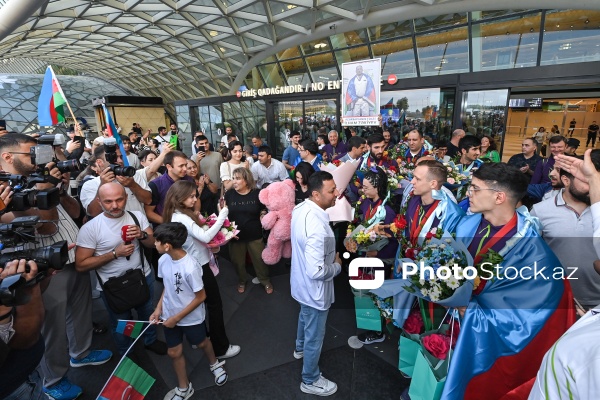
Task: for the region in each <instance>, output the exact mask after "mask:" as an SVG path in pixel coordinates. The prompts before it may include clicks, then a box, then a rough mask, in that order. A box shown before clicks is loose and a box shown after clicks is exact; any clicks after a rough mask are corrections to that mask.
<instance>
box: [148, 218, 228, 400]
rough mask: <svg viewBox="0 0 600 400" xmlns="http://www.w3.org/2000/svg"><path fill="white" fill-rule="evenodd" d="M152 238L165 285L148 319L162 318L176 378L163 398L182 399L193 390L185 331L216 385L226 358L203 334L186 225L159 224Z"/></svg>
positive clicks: (200, 295) (199, 286) (201, 295)
mask: <svg viewBox="0 0 600 400" xmlns="http://www.w3.org/2000/svg"><path fill="white" fill-rule="evenodd" d="M154 239H155V243H154V245H155V246H156V249H157V250H158V252H159V253H161V254H163V256H162V257H161V258H160V259H159V260H158V276H159V277H161V278H163V284H164V287H165V289H164V290H163V293H162V296H161V298H160V300H159V302H158V305H157V306H156V310H154V312H153V313H152V315H151V316H150V321H151V322H153V323H158V321H159V320H162V321H163V326H164V328H165V329H164V331H165V339H166V342H167V347H168V348H169V351H168V354H169V357H171V359H172V360H173V368H174V369H175V373H176V374H177V381H178V386H177V387H176V388H175V389H173V390H171V391H169V393H167V396H165V399H169V400H185V399H188V398H190V397H191V396H192V394H194V389H193V388H192V383H191V382H190V381H189V379H188V377H187V373H186V369H185V357H184V356H183V346H182V343H183V336H184V335H185V337H186V338H187V340H188V342H189V343H190V344H192V345H196V346H197V347H199V348H201V349H202V350H204V354H205V355H206V358H208V361H209V363H210V370H211V372H212V373H213V374H214V376H215V383H216V384H217V385H218V386H222V385H224V384H225V382H227V372H226V371H225V369H224V368H223V364H225V361H219V360H217V358H216V357H215V352H214V350H213V347H212V343H211V341H210V339H209V338H208V337H207V336H206V323H205V322H204V318H205V311H204V300H205V299H206V293H205V292H204V284H203V283H202V268H201V267H200V265H198V263H197V262H196V261H195V260H194V259H193V258H192V257H190V256H189V255H188V253H186V251H185V250H183V248H182V247H183V244H184V243H185V240H186V239H187V229H186V227H185V226H184V225H183V224H182V223H180V222H169V223H165V224H162V225H160V226H158V228H156V230H155V231H154Z"/></svg>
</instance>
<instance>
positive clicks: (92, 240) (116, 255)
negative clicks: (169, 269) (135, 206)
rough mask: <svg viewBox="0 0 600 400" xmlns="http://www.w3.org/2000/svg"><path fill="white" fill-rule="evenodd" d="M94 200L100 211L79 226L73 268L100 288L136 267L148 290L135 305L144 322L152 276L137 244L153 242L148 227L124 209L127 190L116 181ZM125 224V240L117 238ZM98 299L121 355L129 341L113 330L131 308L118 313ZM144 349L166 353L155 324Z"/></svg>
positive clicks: (149, 309) (140, 215) (143, 218)
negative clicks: (91, 275)
mask: <svg viewBox="0 0 600 400" xmlns="http://www.w3.org/2000/svg"><path fill="white" fill-rule="evenodd" d="M95 201H97V202H99V203H100V207H101V208H102V214H100V215H98V216H97V217H95V218H94V219H92V220H91V221H89V222H88V223H86V224H85V225H83V226H82V227H81V230H80V231H79V235H77V248H76V250H75V267H76V268H77V270H78V271H92V270H93V271H94V272H95V273H96V274H97V276H98V280H99V281H100V287H99V288H98V290H102V284H103V283H105V282H106V281H107V280H108V279H109V278H112V277H118V276H121V275H122V274H123V273H125V272H126V271H127V270H129V269H132V268H134V269H135V268H139V269H141V270H142V272H143V273H144V275H145V276H146V282H147V283H148V287H149V289H150V296H149V298H148V300H147V301H146V302H145V303H143V304H141V305H139V306H138V307H135V310H136V311H137V314H138V318H137V319H140V320H143V321H147V320H148V318H150V315H152V312H153V311H154V304H153V303H154V302H153V300H154V275H153V273H152V268H151V267H150V265H149V264H148V262H147V261H146V260H145V257H143V255H142V250H141V248H140V243H141V244H143V245H144V246H146V247H151V246H153V245H154V238H153V236H152V227H151V226H150V223H149V222H148V219H147V218H146V216H145V215H144V214H143V213H142V212H140V211H126V210H125V204H126V203H127V193H126V192H125V188H124V187H123V186H122V185H121V184H119V183H117V182H109V183H104V184H102V185H100V187H99V188H98V195H97V196H96V200H95ZM124 226H127V227H128V228H127V233H126V236H127V237H126V239H127V240H126V241H123V238H122V237H121V229H122V228H123V227H124ZM102 299H103V300H104V304H105V305H106V310H107V311H108V315H109V318H110V323H111V327H112V334H113V339H114V341H115V344H116V345H117V349H118V350H119V352H120V354H121V355H122V354H124V353H125V351H126V350H127V348H128V347H129V345H130V344H131V340H130V338H128V337H126V336H124V335H122V334H121V333H117V332H116V328H117V322H118V320H119V319H133V318H132V315H131V310H129V311H125V312H122V313H117V312H115V311H113V310H112V309H111V308H110V307H109V306H108V303H107V301H106V297H105V295H104V292H102ZM144 343H145V345H146V348H147V349H149V350H151V351H153V352H155V353H156V354H159V355H164V354H167V345H166V344H165V343H164V342H161V341H159V340H157V339H156V327H155V326H154V325H152V326H151V327H150V328H149V329H148V330H147V331H146V333H145V334H144Z"/></svg>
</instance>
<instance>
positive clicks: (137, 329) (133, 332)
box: [116, 320, 144, 339]
mask: <svg viewBox="0 0 600 400" xmlns="http://www.w3.org/2000/svg"><path fill="white" fill-rule="evenodd" d="M143 330H144V323H143V322H133V321H124V320H120V321H119V322H118V323H117V329H116V331H117V332H118V333H121V334H123V335H125V336H129V337H130V338H133V339H135V338H136V337H138V336H139V335H140V333H142V331H143Z"/></svg>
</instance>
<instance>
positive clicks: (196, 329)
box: [164, 322, 206, 348]
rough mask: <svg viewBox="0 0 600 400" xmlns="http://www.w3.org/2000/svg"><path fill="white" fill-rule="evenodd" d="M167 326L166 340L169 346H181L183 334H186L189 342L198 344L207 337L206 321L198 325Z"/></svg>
mask: <svg viewBox="0 0 600 400" xmlns="http://www.w3.org/2000/svg"><path fill="white" fill-rule="evenodd" d="M164 328H165V341H166V342H167V347H168V348H173V347H177V346H179V345H180V344H181V343H183V335H185V337H186V339H187V341H188V342H189V344H191V345H194V346H197V345H199V344H200V343H202V342H204V339H206V323H205V322H202V323H201V324H198V325H188V326H179V325H176V326H175V327H174V328H167V327H164Z"/></svg>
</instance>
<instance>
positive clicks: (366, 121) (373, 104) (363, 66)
mask: <svg viewBox="0 0 600 400" xmlns="http://www.w3.org/2000/svg"><path fill="white" fill-rule="evenodd" d="M380 92H381V59H380V58H375V59H373V60H363V61H354V62H349V63H343V64H342V99H341V105H342V121H341V122H342V126H380V125H381V114H380Z"/></svg>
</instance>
